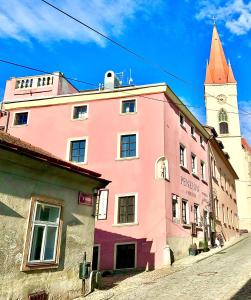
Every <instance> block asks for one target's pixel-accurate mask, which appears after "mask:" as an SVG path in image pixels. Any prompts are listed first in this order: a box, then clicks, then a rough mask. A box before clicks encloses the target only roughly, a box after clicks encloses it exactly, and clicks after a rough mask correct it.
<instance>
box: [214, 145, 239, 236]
mask: <svg viewBox="0 0 251 300" xmlns="http://www.w3.org/2000/svg"><path fill="white" fill-rule="evenodd" d="M209 149H210V155H211V156H212V157H213V158H214V160H215V162H216V170H215V176H213V177H212V188H213V198H214V201H215V200H216V199H217V200H218V213H217V208H216V207H215V217H216V224H215V225H216V227H215V229H216V233H221V234H222V235H223V237H224V238H225V240H226V241H228V240H230V239H231V238H233V237H236V236H238V235H239V219H238V209H237V201H236V191H235V189H236V187H235V176H234V174H233V173H232V172H231V169H230V168H229V166H228V165H227V164H226V163H225V159H224V158H223V157H222V155H220V153H219V150H216V148H215V147H214V146H213V144H212V143H210V147H209ZM220 170H221V171H220ZM225 178H226V180H227V182H228V184H227V189H226V188H225V187H226V184H225ZM232 187H233V188H232ZM214 204H215V202H214ZM222 205H224V214H225V222H224V221H223V210H222ZM227 208H228V210H229V220H227ZM231 211H232V214H233V223H232V220H231ZM217 215H218V216H217Z"/></svg>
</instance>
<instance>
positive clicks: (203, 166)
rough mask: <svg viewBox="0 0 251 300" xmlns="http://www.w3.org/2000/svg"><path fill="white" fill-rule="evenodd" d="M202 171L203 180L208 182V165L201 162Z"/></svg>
mask: <svg viewBox="0 0 251 300" xmlns="http://www.w3.org/2000/svg"><path fill="white" fill-rule="evenodd" d="M200 171H201V178H202V180H204V181H205V180H206V164H205V162H204V161H202V160H201V161H200Z"/></svg>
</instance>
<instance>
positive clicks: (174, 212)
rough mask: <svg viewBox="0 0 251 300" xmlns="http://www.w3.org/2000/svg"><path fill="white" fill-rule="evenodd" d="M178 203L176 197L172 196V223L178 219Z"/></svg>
mask: <svg viewBox="0 0 251 300" xmlns="http://www.w3.org/2000/svg"><path fill="white" fill-rule="evenodd" d="M179 210H180V203H179V197H178V196H177V195H174V194H173V195H172V218H173V221H177V220H179V218H180V211H179Z"/></svg>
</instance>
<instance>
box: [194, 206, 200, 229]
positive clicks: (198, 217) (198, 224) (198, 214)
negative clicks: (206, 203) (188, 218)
mask: <svg viewBox="0 0 251 300" xmlns="http://www.w3.org/2000/svg"><path fill="white" fill-rule="evenodd" d="M195 207H197V214H196V215H197V220H198V223H196V221H195V219H194V223H195V224H196V226H200V206H199V204H197V203H194V204H193V209H194V218H195Z"/></svg>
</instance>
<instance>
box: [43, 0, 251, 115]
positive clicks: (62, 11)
mask: <svg viewBox="0 0 251 300" xmlns="http://www.w3.org/2000/svg"><path fill="white" fill-rule="evenodd" d="M41 1H42V2H44V3H45V4H47V5H49V6H50V7H52V8H54V9H55V10H57V11H59V12H60V13H62V14H64V15H66V16H67V17H69V18H70V19H72V20H74V21H76V22H77V23H79V24H81V25H83V26H84V27H86V28H87V29H89V30H91V31H93V32H95V33H96V34H98V35H100V36H101V37H103V38H105V39H107V40H108V41H110V42H111V43H113V44H114V45H116V46H118V47H119V48H121V49H123V50H125V51H126V52H128V53H130V54H132V55H133V56H135V57H137V58H138V59H140V60H141V61H143V62H145V63H146V64H148V65H151V66H153V67H155V68H157V69H159V70H160V71H162V72H164V73H165V74H168V75H169V76H172V77H173V78H175V79H177V80H179V81H181V82H183V83H185V84H188V85H190V86H191V87H192V83H190V82H188V81H187V80H184V79H183V78H181V77H179V76H177V75H176V74H173V73H172V72H170V71H168V70H167V69H166V68H164V67H163V66H161V65H159V64H158V63H156V62H154V61H152V60H149V59H147V58H145V57H144V56H143V55H140V54H138V53H136V52H135V51H134V50H132V49H130V48H128V47H126V46H124V45H123V44H121V43H119V42H117V41H115V40H114V39H112V38H110V37H109V36H107V35H105V34H104V33H102V32H100V31H98V30H97V29H95V28H93V27H92V26H90V25H88V24H86V23H84V22H83V21H81V20H79V19H77V18H76V17H74V16H72V15H71V14H69V13H67V12H66V11H64V10H62V9H60V8H58V7H57V6H55V5H53V4H51V3H50V2H48V1H46V0H41ZM194 87H195V86H194ZM196 88H197V87H196ZM208 95H209V96H211V97H213V98H216V97H215V96H213V95H210V94H208ZM190 107H192V106H190ZM243 112H245V113H246V114H247V115H251V113H249V112H247V111H244V110H243ZM231 113H232V112H231Z"/></svg>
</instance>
